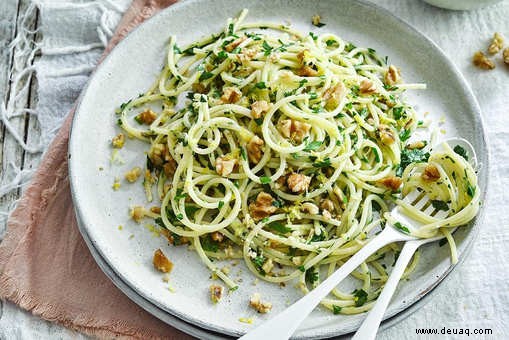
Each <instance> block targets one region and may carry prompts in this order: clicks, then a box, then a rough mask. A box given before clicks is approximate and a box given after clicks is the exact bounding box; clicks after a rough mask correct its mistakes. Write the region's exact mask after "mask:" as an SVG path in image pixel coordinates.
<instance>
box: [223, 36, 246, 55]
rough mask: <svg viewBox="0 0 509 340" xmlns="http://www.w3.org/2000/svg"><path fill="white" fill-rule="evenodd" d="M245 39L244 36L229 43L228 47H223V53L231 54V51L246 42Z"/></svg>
mask: <svg viewBox="0 0 509 340" xmlns="http://www.w3.org/2000/svg"><path fill="white" fill-rule="evenodd" d="M246 39H247V37H246V36H245V35H244V36H242V37H240V38H238V39H235V40H234V41H232V42H231V43H229V44H228V45H226V46H225V47H224V49H225V51H226V52H231V51H233V50H234V49H235V48H237V47H238V46H239V45H240V44H242V43H243V42H244V40H246Z"/></svg>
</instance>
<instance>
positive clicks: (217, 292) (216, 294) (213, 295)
mask: <svg viewBox="0 0 509 340" xmlns="http://www.w3.org/2000/svg"><path fill="white" fill-rule="evenodd" d="M209 290H210V300H212V302H214V303H218V302H219V301H220V300H221V298H222V297H223V290H224V288H223V286H220V285H211V286H210V288H209Z"/></svg>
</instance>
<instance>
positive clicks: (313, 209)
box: [300, 202, 320, 215]
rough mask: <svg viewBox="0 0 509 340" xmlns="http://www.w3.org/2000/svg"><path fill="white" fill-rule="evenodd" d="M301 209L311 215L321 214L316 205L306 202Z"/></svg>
mask: <svg viewBox="0 0 509 340" xmlns="http://www.w3.org/2000/svg"><path fill="white" fill-rule="evenodd" d="M300 207H301V210H302V211H304V212H307V213H308V214H310V215H318V213H319V212H320V209H318V207H317V206H316V204H314V203H311V202H304V203H302V205H301V206H300Z"/></svg>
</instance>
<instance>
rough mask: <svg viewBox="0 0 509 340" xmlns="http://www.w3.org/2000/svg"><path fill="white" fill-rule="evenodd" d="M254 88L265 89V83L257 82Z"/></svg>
mask: <svg viewBox="0 0 509 340" xmlns="http://www.w3.org/2000/svg"><path fill="white" fill-rule="evenodd" d="M255 87H256V88H257V89H266V88H267V85H265V82H263V81H261V82H259V83H256V84H255Z"/></svg>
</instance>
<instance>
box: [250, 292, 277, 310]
mask: <svg viewBox="0 0 509 340" xmlns="http://www.w3.org/2000/svg"><path fill="white" fill-rule="evenodd" d="M249 306H251V307H253V308H254V309H255V310H256V311H257V312H258V313H267V312H269V311H270V310H271V309H272V304H271V303H270V302H267V301H262V300H261V296H260V294H259V293H254V294H253V295H252V296H251V298H250V299H249Z"/></svg>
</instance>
